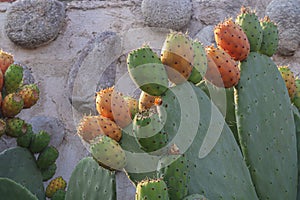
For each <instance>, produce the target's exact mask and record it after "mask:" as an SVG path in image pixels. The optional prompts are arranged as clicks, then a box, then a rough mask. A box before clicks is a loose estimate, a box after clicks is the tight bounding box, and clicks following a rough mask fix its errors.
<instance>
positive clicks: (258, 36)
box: [236, 7, 263, 51]
mask: <svg viewBox="0 0 300 200" xmlns="http://www.w3.org/2000/svg"><path fill="white" fill-rule="evenodd" d="M236 23H237V24H238V25H240V26H241V27H242V29H243V31H244V32H245V33H246V35H247V37H248V40H249V43H250V51H259V49H260V47H261V43H262V39H263V31H262V27H261V26H260V22H259V20H258V17H257V16H256V14H255V13H254V12H253V11H251V10H250V9H249V8H245V7H242V8H241V13H240V14H239V15H238V16H237V18H236Z"/></svg>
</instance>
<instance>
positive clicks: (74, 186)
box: [66, 157, 116, 200]
mask: <svg viewBox="0 0 300 200" xmlns="http://www.w3.org/2000/svg"><path fill="white" fill-rule="evenodd" d="M90 199H105V200H116V181H115V173H114V172H111V171H109V170H106V169H104V168H102V167H101V166H99V164H98V163H97V162H96V161H95V160H94V159H93V158H92V157H86V158H83V159H82V160H81V161H80V162H79V163H78V164H77V166H76V167H75V169H74V171H73V172H72V175H71V178H70V180H69V182H68V188H67V194H66V200H90Z"/></svg>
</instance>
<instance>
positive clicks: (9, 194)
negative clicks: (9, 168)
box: [0, 178, 38, 200]
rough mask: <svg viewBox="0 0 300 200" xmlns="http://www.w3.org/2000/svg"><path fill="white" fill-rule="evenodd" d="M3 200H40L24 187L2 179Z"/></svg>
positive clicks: (0, 184)
mask: <svg viewBox="0 0 300 200" xmlns="http://www.w3.org/2000/svg"><path fill="white" fill-rule="evenodd" d="M0 194H1V200H12V199H13V200H24V199H26V200H38V198H37V197H36V196H34V195H33V194H32V193H31V192H30V191H29V190H27V189H26V188H25V187H24V186H22V185H20V184H18V183H16V182H15V181H13V180H11V179H8V178H0Z"/></svg>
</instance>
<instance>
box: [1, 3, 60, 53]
mask: <svg viewBox="0 0 300 200" xmlns="http://www.w3.org/2000/svg"><path fill="white" fill-rule="evenodd" d="M64 18H65V7H64V4H62V3H60V2H59V1H56V0H47V1H39V0H22V1H17V2H16V3H14V4H12V6H11V8H10V10H9V11H8V13H7V21H6V26H5V31H6V34H7V36H8V37H9V38H10V40H11V41H13V42H14V43H16V44H17V45H20V46H22V47H24V48H35V47H38V46H41V45H43V44H46V43H49V42H50V41H52V40H53V39H55V38H56V37H57V35H58V33H59V31H60V29H61V27H62V25H63V22H64Z"/></svg>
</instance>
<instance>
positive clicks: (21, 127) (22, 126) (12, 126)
mask: <svg viewBox="0 0 300 200" xmlns="http://www.w3.org/2000/svg"><path fill="white" fill-rule="evenodd" d="M26 131H27V125H26V122H25V121H24V120H22V119H20V118H18V117H16V118H9V119H7V120H6V135H8V136H11V137H20V136H22V135H24V134H25V133H26Z"/></svg>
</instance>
